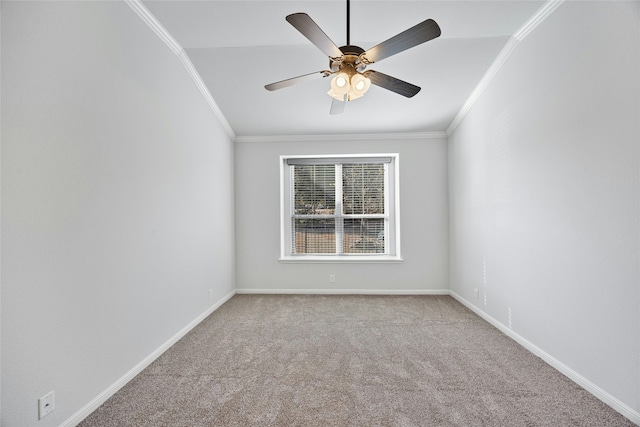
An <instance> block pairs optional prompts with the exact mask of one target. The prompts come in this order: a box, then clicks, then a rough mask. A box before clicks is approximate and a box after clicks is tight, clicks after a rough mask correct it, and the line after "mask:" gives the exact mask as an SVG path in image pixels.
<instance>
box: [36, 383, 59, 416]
mask: <svg viewBox="0 0 640 427" xmlns="http://www.w3.org/2000/svg"><path fill="white" fill-rule="evenodd" d="M54 409H56V403H55V400H54V394H53V390H52V391H50V392H49V393H47V394H45V395H44V396H42V397H41V398H40V399H38V419H39V420H41V419H43V418H44V417H46V416H47V415H49V414H50V413H51V412H53V410H54Z"/></svg>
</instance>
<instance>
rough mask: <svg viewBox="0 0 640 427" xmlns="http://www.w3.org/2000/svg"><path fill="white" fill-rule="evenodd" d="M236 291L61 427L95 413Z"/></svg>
mask: <svg viewBox="0 0 640 427" xmlns="http://www.w3.org/2000/svg"><path fill="white" fill-rule="evenodd" d="M235 293H236V292H235V291H231V292H230V293H228V294H227V295H225V296H224V297H222V299H220V300H219V301H218V302H216V303H215V304H213V305H212V306H211V307H209V308H208V309H207V310H206V311H205V312H204V313H202V314H201V315H199V316H198V317H196V318H195V319H194V320H193V321H191V322H190V323H189V324H188V325H187V326H185V327H184V328H182V329H181V330H180V331H179V332H178V333H177V334H175V335H174V336H172V337H171V338H169V340H168V341H167V342H165V343H164V344H162V345H161V346H160V347H158V348H157V349H156V350H155V351H154V352H153V353H151V354H150V355H149V356H147V357H146V358H144V359H143V360H142V361H141V362H140V363H138V364H137V365H136V366H134V367H133V368H132V369H131V370H130V371H129V372H127V373H126V374H124V375H123V376H122V377H121V378H120V379H118V380H117V381H116V382H115V383H113V384H111V385H110V386H109V387H108V388H107V389H106V390H105V391H103V392H102V393H100V394H99V395H98V396H96V397H95V398H94V399H93V400H92V401H91V402H89V403H87V404H86V405H85V406H84V407H83V408H82V409H80V410H79V411H78V412H76V413H75V414H73V415H72V416H71V417H70V418H69V419H67V420H66V421H65V422H63V423H62V424H60V427H75V426H77V425H78V424H80V422H81V421H82V420H84V419H85V418H86V417H88V416H89V414H91V413H92V412H93V411H95V410H96V409H98V407H99V406H100V405H102V404H103V403H104V402H106V401H107V399H109V398H110V397H111V396H113V395H114V394H116V392H117V391H118V390H120V389H121V388H122V387H124V386H125V384H127V383H128V382H129V381H131V380H132V379H133V378H134V377H135V376H136V375H138V374H139V373H140V372H142V371H143V370H144V369H145V368H146V367H147V366H149V365H150V364H151V363H152V362H153V361H154V360H156V359H157V358H158V357H160V355H161V354H162V353H164V352H165V351H167V350H168V349H169V347H171V346H172V345H174V344H175V343H176V342H178V341H179V340H180V338H182V337H184V336H185V335H187V334H188V333H189V331H191V330H192V329H193V328H195V327H196V326H197V325H198V324H199V323H200V322H202V321H203V320H204V319H206V318H207V317H208V316H209V315H210V314H211V313H213V312H214V311H216V310H217V309H218V308H219V307H220V306H221V305H222V304H224V303H225V302H227V301H228V300H229V299H230V298H231V297H232V296H234V295H235Z"/></svg>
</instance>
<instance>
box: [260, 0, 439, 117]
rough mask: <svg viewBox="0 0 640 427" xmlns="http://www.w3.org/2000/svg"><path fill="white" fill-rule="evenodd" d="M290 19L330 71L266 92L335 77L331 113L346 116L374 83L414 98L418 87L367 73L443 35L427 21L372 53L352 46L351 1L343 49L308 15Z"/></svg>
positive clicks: (270, 87) (274, 86) (285, 82)
mask: <svg viewBox="0 0 640 427" xmlns="http://www.w3.org/2000/svg"><path fill="white" fill-rule="evenodd" d="M286 20H287V22H289V23H290V24H291V25H293V26H294V27H295V28H296V29H297V30H298V31H300V33H302V35H303V36H305V37H306V38H307V39H309V40H310V41H311V43H313V44H314V45H315V46H316V47H317V48H318V49H320V50H321V51H322V52H323V53H324V54H325V55H327V56H328V57H329V70H323V71H316V72H314V73H310V74H304V75H302V76H298V77H293V78H290V79H287V80H282V81H279V82H276V83H271V84H268V85H266V86H265V89H267V90H272V91H273V90H278V89H282V88H285V87H289V86H293V85H295V84H298V83H303V82H306V81H309V80H315V79H317V78H323V77H329V76H334V77H333V79H332V80H331V89H330V90H329V92H327V93H328V94H329V96H331V97H332V98H333V100H332V102H331V110H330V114H340V113H342V112H343V111H344V106H345V104H346V103H347V101H353V100H354V99H357V98H360V97H362V96H363V95H364V94H365V93H366V92H367V90H369V87H370V86H371V85H372V84H374V85H376V86H380V87H382V88H385V89H388V90H390V91H392V92H395V93H397V94H400V95H402V96H406V97H407V98H411V97H412V96H414V95H415V94H417V93H418V92H420V88H419V87H418V86H415V85H412V84H411V83H407V82H405V81H402V80H400V79H397V78H395V77H391V76H389V75H387V74H383V73H381V72H379V71H374V70H366V68H367V66H368V65H370V64H373V63H375V62H380V61H381V60H383V59H385V58H388V57H390V56H392V55H395V54H397V53H400V52H403V51H405V50H407V49H409V48H412V47H415V46H418V45H419V44H422V43H425V42H427V41H429V40H433V39H435V38H436V37H439V36H440V27H439V26H438V24H437V23H436V22H435V21H434V20H432V19H427V20H425V21H422V22H421V23H419V24H417V25H415V26H413V27H411V28H409V29H408V30H405V31H403V32H401V33H400V34H397V35H395V36H393V37H391V38H390V39H388V40H385V41H383V42H382V43H380V44H378V45H376V46H374V47H372V48H371V49H369V50H366V51H365V50H364V49H362V48H361V47H359V46H352V45H351V41H350V28H349V24H350V22H349V21H350V1H349V0H347V44H346V45H345V46H342V47H338V46H336V44H335V43H334V42H333V41H332V40H331V39H330V38H329V37H328V36H327V35H326V34H325V33H324V31H322V29H320V27H319V26H318V24H316V23H315V22H314V21H313V19H311V17H309V15H307V14H306V13H294V14H292V15H288V16H287V17H286Z"/></svg>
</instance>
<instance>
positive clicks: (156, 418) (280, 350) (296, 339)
mask: <svg viewBox="0 0 640 427" xmlns="http://www.w3.org/2000/svg"><path fill="white" fill-rule="evenodd" d="M80 425H81V426H82V427H92V426H131V427H134V426H154V427H158V426H464V427H469V426H553V427H557V426H594V427H605V426H633V425H634V424H633V423H631V422H630V421H629V420H627V419H626V418H624V417H623V416H621V415H620V414H618V413H617V412H615V411H614V410H613V409H611V408H609V407H608V406H606V405H605V404H603V403H602V402H600V401H599V400H598V399H596V398H595V397H593V396H592V395H591V394H589V393H588V392H587V391H585V390H583V389H582V388H580V387H579V386H577V385H576V384H575V383H573V382H572V381H571V380H569V379H567V378H566V377H564V376H563V375H562V374H560V373H558V372H557V371H556V370H554V369H553V368H551V367H550V366H548V365H546V364H545V363H544V362H543V361H542V360H541V359H539V358H537V357H536V356H534V355H532V354H531V353H529V352H528V351H527V350H525V349H523V348H522V347H520V346H519V345H518V344H517V343H515V342H514V341H512V340H511V339H509V338H508V337H506V336H505V335H503V334H502V333H500V332H499V331H498V330H496V329H495V328H493V327H492V326H491V325H489V324H488V323H486V322H485V321H484V320H482V319H480V318H479V317H477V316H476V315H475V314H473V313H472V312H471V311H469V310H468V309H466V308H465V307H464V306H462V305H461V304H459V303H458V302H457V301H455V300H454V299H453V298H450V297H447V296H312V295H308V296H286V295H236V296H234V297H233V298H232V299H230V300H229V301H228V302H227V303H225V304H224V305H223V306H222V307H220V308H219V309H218V310H217V311H216V312H215V313H213V314H212V315H211V316H210V317H208V318H207V319H206V320H205V321H204V322H202V323H201V324H200V325H199V326H198V327H196V328H195V329H194V330H193V331H192V332H191V333H189V334H188V335H187V336H186V337H185V338H183V339H182V340H181V341H179V342H178V343H177V344H176V345H174V346H173V347H172V348H170V349H169V350H168V351H167V352H166V353H165V354H163V355H162V356H161V357H160V358H158V359H157V360H156V361H155V362H154V363H153V364H152V365H150V366H149V367H148V368H147V369H145V370H144V371H143V372H142V373H141V374H140V375H138V376H137V377H136V378H135V379H134V380H133V381H131V382H130V383H129V384H127V385H126V386H125V387H124V388H123V389H122V390H120V391H119V392H118V393H116V394H115V395H114V396H113V397H112V398H111V399H109V400H108V401H107V402H106V403H105V404H104V405H102V406H101V407H100V408H98V409H97V410H96V411H95V412H94V413H93V414H91V415H90V416H89V417H88V418H87V419H86V420H85V421H84V422H83V423H81V424H80Z"/></svg>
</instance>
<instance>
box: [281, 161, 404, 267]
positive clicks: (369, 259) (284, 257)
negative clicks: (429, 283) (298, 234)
mask: <svg viewBox="0 0 640 427" xmlns="http://www.w3.org/2000/svg"><path fill="white" fill-rule="evenodd" d="M378 157H387V158H388V157H391V159H392V160H391V161H392V163H393V174H392V176H391V173H390V178H392V180H393V181H392V182H393V197H388V198H386V199H387V201H388V203H389V204H390V205H393V212H391V213H390V214H391V215H393V217H394V219H393V222H392V223H393V232H394V240H395V247H394V249H395V253H393V254H389V255H387V254H381V255H376V254H369V255H337V254H327V255H290V254H289V251H290V246H289V245H290V241H289V240H290V239H289V238H288V237H287V236H288V233H287V231H286V230H287V229H289V228H290V225H291V223H290V221H291V219H290V212H289V209H288V206H289V197H288V195H289V194H288V193H289V192H288V191H287V190H285V185H286V184H287V182H288V180H289V178H287V174H288V173H289V167H288V165H287V159H292V158H295V159H323V158H326V159H344V158H378ZM390 181H391V179H390ZM388 232H391V230H388ZM388 237H389V236H385V239H387V238H388ZM400 248H401V245H400V155H399V154H398V153H378V154H323V155H282V156H280V258H279V261H280V262H281V263H312V264H315V263H339V264H343V263H345V264H348V263H355V264H360V263H400V262H403V259H402V255H401V251H400Z"/></svg>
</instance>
